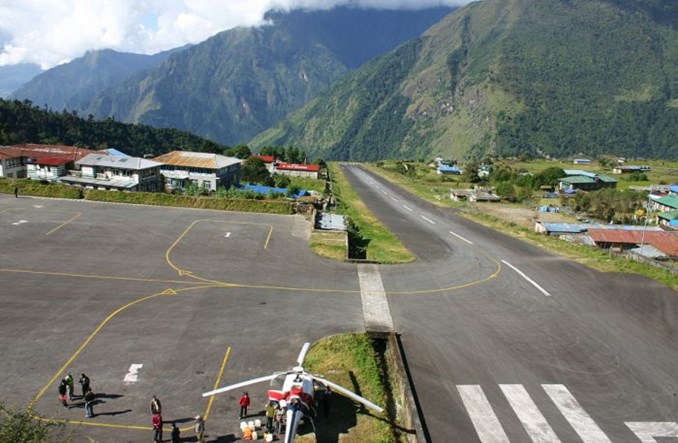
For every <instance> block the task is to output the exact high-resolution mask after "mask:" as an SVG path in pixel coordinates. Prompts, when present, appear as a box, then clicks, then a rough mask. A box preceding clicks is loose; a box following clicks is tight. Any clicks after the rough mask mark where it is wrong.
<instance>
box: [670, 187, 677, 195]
mask: <svg viewBox="0 0 678 443" xmlns="http://www.w3.org/2000/svg"><path fill="white" fill-rule="evenodd" d="M669 195H673V196H676V197H678V185H671V186H670V187H669Z"/></svg>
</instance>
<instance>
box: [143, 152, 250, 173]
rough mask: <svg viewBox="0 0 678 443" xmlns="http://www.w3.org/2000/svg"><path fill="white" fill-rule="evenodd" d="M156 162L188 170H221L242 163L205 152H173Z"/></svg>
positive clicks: (156, 159)
mask: <svg viewBox="0 0 678 443" xmlns="http://www.w3.org/2000/svg"><path fill="white" fill-rule="evenodd" d="M153 160H155V161H156V162H160V163H164V164H166V165H173V166H184V167H187V168H204V169H221V168H225V167H228V166H232V165H236V164H240V163H242V160H240V159H239V158H235V157H226V156H224V155H219V154H210V153H205V152H189V151H172V152H168V153H167V154H163V155H161V156H158V157H156V158H154V159H153Z"/></svg>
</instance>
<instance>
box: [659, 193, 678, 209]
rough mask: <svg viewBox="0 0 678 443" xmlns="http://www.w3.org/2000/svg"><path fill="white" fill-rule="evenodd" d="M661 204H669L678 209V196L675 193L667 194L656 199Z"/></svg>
mask: <svg viewBox="0 0 678 443" xmlns="http://www.w3.org/2000/svg"><path fill="white" fill-rule="evenodd" d="M655 201H656V202H657V203H659V204H660V205H664V206H668V207H671V208H673V209H678V197H676V196H673V195H667V196H666V197H662V198H658V199H657V200H655Z"/></svg>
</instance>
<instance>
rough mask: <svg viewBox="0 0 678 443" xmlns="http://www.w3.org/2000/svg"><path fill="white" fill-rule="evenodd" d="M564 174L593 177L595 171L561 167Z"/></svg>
mask: <svg viewBox="0 0 678 443" xmlns="http://www.w3.org/2000/svg"><path fill="white" fill-rule="evenodd" d="M563 172H564V173H565V175H568V176H570V175H583V176H584V177H591V178H594V177H595V176H596V174H595V172H590V171H584V170H582V169H563Z"/></svg>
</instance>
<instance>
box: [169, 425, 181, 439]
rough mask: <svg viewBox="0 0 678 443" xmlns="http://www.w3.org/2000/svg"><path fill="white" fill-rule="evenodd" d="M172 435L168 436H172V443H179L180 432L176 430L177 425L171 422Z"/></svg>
mask: <svg viewBox="0 0 678 443" xmlns="http://www.w3.org/2000/svg"><path fill="white" fill-rule="evenodd" d="M171 431H172V433H171V434H170V435H171V436H172V443H179V442H180V441H181V431H180V430H179V428H177V424H176V423H174V422H172V429H171Z"/></svg>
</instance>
